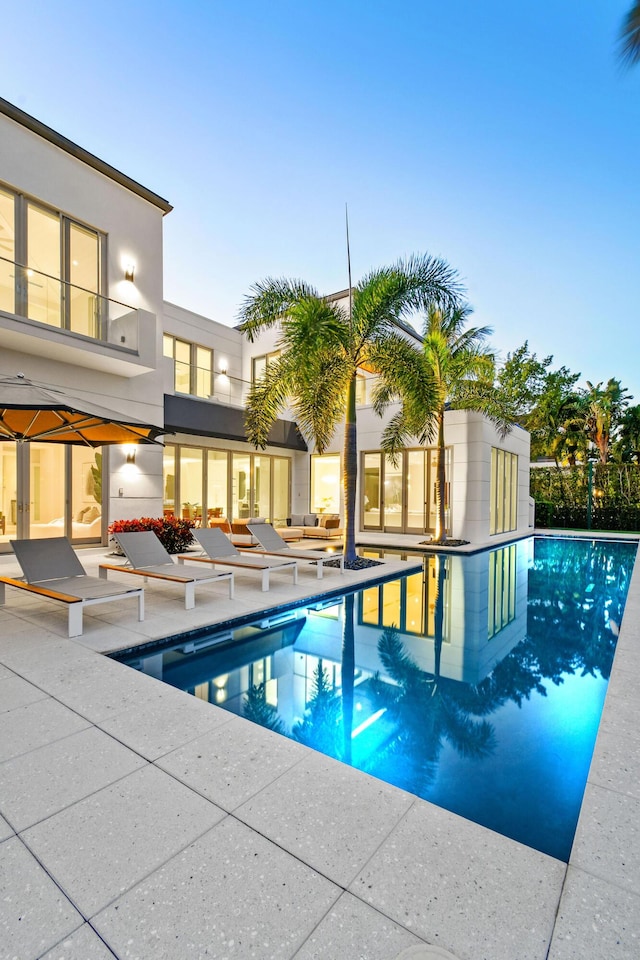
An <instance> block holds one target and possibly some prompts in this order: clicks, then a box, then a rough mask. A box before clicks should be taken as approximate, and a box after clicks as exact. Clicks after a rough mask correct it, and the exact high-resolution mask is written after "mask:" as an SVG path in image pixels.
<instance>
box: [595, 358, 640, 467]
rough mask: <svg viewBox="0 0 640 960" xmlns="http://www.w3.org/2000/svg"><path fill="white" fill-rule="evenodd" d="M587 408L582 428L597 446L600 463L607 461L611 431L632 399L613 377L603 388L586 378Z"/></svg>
mask: <svg viewBox="0 0 640 960" xmlns="http://www.w3.org/2000/svg"><path fill="white" fill-rule="evenodd" d="M587 387H588V388H589V392H588V394H587V395H586V401H587V409H586V414H585V421H584V428H585V431H586V434H587V436H588V438H589V440H591V442H592V443H594V444H595V446H596V447H597V448H598V453H599V454H600V463H607V461H608V460H609V452H610V449H611V441H612V433H613V432H614V431H615V430H616V428H617V427H618V425H619V424H620V420H621V418H622V416H623V414H624V411H625V409H626V408H627V407H628V405H629V400H630V399H632V398H631V396H630V394H628V393H627V392H626V390H625V389H624V387H623V386H622V384H621V383H620V381H619V380H616V379H614V378H613V377H612V378H611V379H609V380H608V381H607V385H606V386H605V387H604V388H603V386H602V383H597V384H595V385H594V384H593V383H590V381H589V380H587Z"/></svg>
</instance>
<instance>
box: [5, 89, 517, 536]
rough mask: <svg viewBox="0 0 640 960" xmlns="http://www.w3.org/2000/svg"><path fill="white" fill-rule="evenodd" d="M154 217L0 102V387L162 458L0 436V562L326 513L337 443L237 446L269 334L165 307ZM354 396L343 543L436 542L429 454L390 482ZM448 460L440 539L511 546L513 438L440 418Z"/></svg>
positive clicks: (365, 392)
mask: <svg viewBox="0 0 640 960" xmlns="http://www.w3.org/2000/svg"><path fill="white" fill-rule="evenodd" d="M170 211H171V205H170V204H169V203H168V202H167V201H166V200H164V199H163V198H162V197H160V196H158V195H157V194H155V193H154V192H152V191H151V190H148V189H147V188H145V187H143V186H142V185H141V184H139V183H137V182H136V181H134V180H133V179H131V178H130V177H128V176H126V175H125V174H123V173H121V172H120V171H118V170H116V169H115V168H113V167H111V166H110V165H109V164H108V163H106V162H104V161H102V160H100V159H99V158H97V157H95V156H94V155H93V154H91V153H89V152H88V151H87V150H85V149H83V148H82V147H79V146H78V145H77V144H75V143H73V142H72V141H70V140H68V139H66V138H65V137H63V136H62V135H60V134H58V133H57V132H56V131H54V130H52V129H50V128H49V127H47V126H45V125H44V124H42V123H40V122H39V121H38V120H36V119H34V118H33V117H31V116H29V115H28V114H26V113H24V112H23V111H22V110H20V109H19V108H17V107H15V106H13V105H12V104H10V103H8V102H7V101H4V100H0V378H1V377H12V376H15V375H16V374H17V373H23V374H24V375H25V376H26V377H27V378H28V379H30V380H31V381H33V382H35V383H38V384H43V385H47V386H50V387H55V388H58V389H60V390H69V391H72V393H73V396H74V397H76V398H80V399H85V400H86V401H87V402H93V403H98V404H100V405H101V406H102V407H106V408H107V409H109V410H112V411H113V415H114V419H126V418H127V417H131V418H135V419H137V420H140V421H143V422H144V423H148V424H151V425H154V426H156V427H161V428H162V429H164V430H165V431H166V435H165V437H164V445H160V444H158V445H144V446H139V447H138V448H137V449H136V450H134V451H133V452H132V451H131V450H126V449H123V448H122V447H120V446H110V447H106V446H105V447H103V448H102V449H100V450H95V449H94V448H91V447H85V446H82V445H72V444H69V445H63V444H51V443H46V442H44V441H30V442H20V441H18V442H16V441H15V440H13V439H8V438H3V437H2V435H0V551H8V550H9V549H10V545H9V540H10V539H12V538H16V537H18V538H22V537H29V538H36V537H49V536H59V535H61V534H66V535H68V536H69V537H70V538H71V539H72V540H73V542H74V543H77V544H81V543H101V542H103V543H106V538H107V528H108V525H109V523H111V522H112V521H114V520H119V519H130V518H133V517H140V516H146V517H158V516H162V515H163V513H164V514H165V515H167V514H170V513H171V514H175V515H176V516H185V517H189V518H192V519H194V520H195V521H196V522H197V523H202V524H205V523H209V522H211V520H212V519H214V518H218V517H227V518H229V519H233V520H235V519H238V520H241V519H246V518H249V517H257V516H260V517H265V518H267V519H269V520H271V521H273V522H274V523H276V524H285V523H286V521H287V518H290V517H292V516H295V515H297V514H300V515H304V514H309V513H314V514H319V515H322V514H323V513H324V514H338V515H340V514H341V513H342V493H341V449H342V436H341V434H340V432H338V433H337V434H336V436H335V438H334V441H333V442H332V444H331V446H330V448H329V449H328V450H327V451H326V452H325V453H324V454H323V455H322V456H318V455H316V454H315V452H314V451H313V450H310V449H308V447H307V444H306V443H305V441H304V439H303V438H302V437H301V436H300V434H299V432H298V430H297V428H296V425H295V423H294V422H293V420H292V419H282V420H280V421H278V422H277V423H276V424H275V426H274V428H273V430H272V433H271V437H270V442H269V445H268V446H267V448H266V449H265V450H259V451H257V450H255V449H253V448H252V447H251V446H250V445H249V444H248V443H247V441H246V438H245V432H244V413H243V411H244V403H245V399H246V396H247V393H248V391H249V389H250V386H251V383H252V381H253V380H254V379H256V378H257V377H259V376H261V374H262V373H263V372H264V371H265V369H267V368H268V365H269V362H270V361H271V360H272V359H273V358H274V356H276V355H277V351H278V342H277V331H269V332H268V333H266V334H265V335H264V336H263V337H262V338H261V339H260V340H259V341H257V342H255V343H249V342H248V341H246V340H245V338H244V337H243V336H242V334H241V333H240V332H239V331H238V330H237V329H234V328H233V327H232V326H229V325H226V324H223V323H220V322H217V321H215V320H212V319H210V318H207V317H203V316H200V315H197V314H194V313H192V312H191V311H189V310H186V309H184V308H182V307H180V306H178V305H175V304H171V303H167V302H165V301H164V299H163V250H162V230H163V218H164V216H165V215H166V214H168V213H169V212H170ZM241 295H242V291H239V292H238V297H239V299H240V297H241ZM341 296H344V292H342V293H340V294H336V295H335V297H336V298H340V297H341ZM406 333H407V336H409V337H411V336H413V334H412V333H411V331H410V330H407V331H406ZM415 340H416V347H417V348H419V338H418V336H417V335H415ZM370 386H371V384H370V375H369V374H367V373H365V372H364V371H363V375H362V381H361V384H360V389H359V392H358V444H359V484H358V508H357V517H356V531H357V532H358V534H359V535H361V536H362V537H363V538H364V539H365V540H367V542H371V538H372V537H374V538H375V535H376V534H377V533H382V532H384V533H387V534H388V533H396V534H415V535H418V536H422V537H425V536H426V535H428V534H429V532H430V531H432V530H433V529H434V525H435V499H434V486H435V465H436V452H435V450H434V449H431V448H428V447H420V446H418V445H417V444H416V446H415V447H412V448H409V449H407V450H406V451H404V453H403V456H402V458H401V462H400V463H399V464H398V465H396V466H394V465H392V464H391V463H390V462H389V461H388V460H387V459H386V458H385V457H384V455H383V454H382V453H381V451H380V435H381V431H382V427H383V425H384V424H383V421H381V420H380V418H378V417H377V416H376V415H375V414H374V413H373V410H372V408H371V406H370V404H369V403H368V399H369V392H370ZM1 412H2V397H1V396H0V413H1ZM446 443H447V475H448V491H447V494H448V500H447V518H448V529H449V532H450V534H451V535H452V536H453V537H458V538H461V539H465V540H469V541H470V542H472V543H476V542H478V543H480V542H486V541H487V540H489V539H490V537H491V536H493V535H500V534H505V533H513V534H514V536H517V535H521V534H524V533H526V532H527V531H528V529H529V482H528V478H529V437H528V434H526V432H524V431H522V430H520V429H519V428H514V429H513V430H512V431H511V433H509V434H508V435H507V436H506V437H504V438H503V437H501V436H500V435H499V434H498V433H497V431H496V430H495V429H494V427H493V426H492V424H491V423H490V422H489V421H487V420H486V419H484V418H483V417H482V416H480V415H479V414H475V413H471V412H468V411H449V412H447V415H446Z"/></svg>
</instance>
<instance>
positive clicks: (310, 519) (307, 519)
mask: <svg viewBox="0 0 640 960" xmlns="http://www.w3.org/2000/svg"><path fill="white" fill-rule="evenodd" d="M317 522H318V518H317V517H316V515H315V513H305V515H304V523H303V524H302V526H303V527H315V526H316V524H317Z"/></svg>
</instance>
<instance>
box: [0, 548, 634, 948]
mask: <svg viewBox="0 0 640 960" xmlns="http://www.w3.org/2000/svg"><path fill="white" fill-rule="evenodd" d="M414 539H415V538H414ZM409 541H410V538H407V543H406V546H407V547H410V546H411V543H410V542H409ZM389 543H390V541H389ZM103 556H104V549H100V550H89V551H82V561H83V564H84V565H85V566H86V567H87V569H88V570H89V572H93V573H95V570H96V569H97V563H98V562H99V561H100V560H101V559H102V558H103ZM92 564H93V568H94V569H92ZM0 567H2V568H3V572H6V573H8V574H12V573H15V572H17V571H16V570H15V569H13V568H12V558H10V557H0ZM408 569H409V567H408V566H407V565H406V564H403V563H401V562H399V561H398V562H393V563H389V564H385V567H384V573H385V574H387V573H388V574H393V573H395V572H397V573H406V572H408ZM379 576H380V574H374V577H375V578H376V579H379ZM371 578H372V574H371V572H370V571H365V572H361V573H357V574H352V573H348V574H346V575H345V576H344V577H341V576H339V575H336V576H330V575H329V574H328V575H327V576H325V578H324V579H323V580H320V581H317V580H316V578H315V575H314V576H310V577H304V576H303V574H302V572H301V576H300V581H301V582H300V583H299V584H298V587H297V588H296V587H294V586H293V585H284V584H282V585H281V588H279V589H278V590H277V591H274V590H273V588H272V590H271V591H269V593H266V594H263V593H261V592H260V590H259V589H256V586H255V584H254V583H253V582H252V583H251V586H248V585H241V586H240V589H239V591H238V593H237V598H236V601H235V602H233V603H231V604H229V602H228V600H226V599H224V598H223V597H222V596H219V597H217V598H214V597H209V598H208V599H206V600H205V602H203V603H201V602H200V598H198V599H197V603H196V608H195V609H194V610H192V611H184V609H183V608H182V607H181V606H180V599H178V601H174V600H172V599H167V598H166V596H165V595H164V592H163V590H162V589H158V588H157V587H156V588H151V589H150V590H149V591H148V598H147V601H148V602H147V620H145V622H144V623H143V624H138V623H137V621H136V620H135V617H134V615H133V614H132V613H131V611H130V604H129V605H123V606H122V609H111V610H109V612H108V616H105V612H106V610H107V607H93V608H90V609H89V610H88V611H87V615H86V617H85V634H84V636H83V637H80V638H77V640H76V641H70V640H68V638H67V636H66V627H67V624H66V614H65V613H64V612H63V613H62V614H60V611H57V612H56V608H55V605H51V604H44V605H43V604H42V603H41V602H40V601H35V602H34V601H33V600H32V598H30V597H28V596H25V595H23V594H22V593H21V592H19V591H9V590H8V591H7V604H6V606H5V607H4V608H2V609H1V610H0V692H1V691H2V689H3V687H2V684H6V683H9V686H6V687H4V689H5V690H6V691H12V694H11V698H9V697H8V698H7V699H6V700H5V701H4V706H5V709H4V712H0V784H2V785H3V788H4V792H3V790H2V789H0V888H1V890H2V895H1V896H0V943H1V944H2V950H4V951H5V952H6V955H7V956H10V957H13V956H17V957H19V958H20V960H30V958H32V957H33V958H34V960H35V958H42V960H45V958H46V960H80V958H82V960H104V958H106V957H113V956H115V957H117V958H122V960H124V958H133V957H139V958H144V960H146V958H149V960H151V958H155V957H158V956H164V957H168V958H170V957H176V958H179V960H183V958H184V957H185V956H197V955H199V952H200V953H201V954H202V955H205V954H204V950H205V948H206V949H208V950H209V954H207V955H211V956H212V957H216V956H218V957H220V956H230V957H244V956H258V957H261V958H262V957H266V956H274V957H286V958H293V957H295V958H296V960H311V958H315V957H318V958H326V960H341V958H342V957H344V958H345V960H346V957H349V958H351V957H352V956H359V957H361V960H383V958H384V960H387V958H388V960H392V958H394V957H396V956H398V955H399V954H402V953H403V952H405V951H406V950H408V951H409V953H410V952H411V950H412V949H414V950H415V949H416V948H419V949H423V951H426V955H431V954H432V953H433V951H434V950H435V949H439V950H440V952H442V951H444V950H448V951H452V952H453V953H454V954H455V955H456V956H457V957H458V958H459V960H482V958H485V957H486V958H487V960H503V958H504V960H534V958H535V960H538V958H543V957H545V956H546V952H547V950H548V951H549V960H584V957H586V956H588V957H589V958H590V960H591V958H593V960H604V958H605V957H606V958H607V960H609V958H614V957H620V960H631V958H632V957H633V958H634V960H635V957H636V956H637V955H638V937H639V935H640V933H639V931H638V920H637V918H638V916H640V893H639V890H640V864H639V857H638V853H639V851H638V831H637V828H636V824H637V823H638V822H640V810H639V809H638V805H639V804H640V798H639V797H638V789H637V785H638V780H639V777H638V762H637V761H638V751H637V742H638V740H639V739H640V737H639V735H638V730H639V729H640V703H639V702H638V699H637V696H636V690H635V687H636V683H635V674H636V664H637V657H636V650H637V641H638V634H640V564H638V563H636V567H635V570H634V575H633V578H632V583H631V589H630V593H629V598H628V601H627V609H626V612H625V618H624V621H623V624H622V630H621V634H620V638H619V643H618V651H619V653H620V659H618V656H617V655H616V661H615V662H614V667H613V671H612V676H611V681H610V685H609V690H608V694H607V699H606V702H605V709H604V713H603V718H602V722H601V728H600V729H601V733H602V738H601V739H600V740H599V742H598V744H597V745H596V751H595V753H594V760H593V764H592V768H591V773H590V775H589V782H588V785H587V791H586V793H585V801H584V804H583V811H582V814H581V817H580V821H579V826H578V833H577V835H576V843H575V845H574V851H573V854H572V858H571V861H570V865H569V868H568V869H567V866H566V865H565V864H563V863H560V862H559V861H555V860H553V859H551V858H549V857H545V856H544V855H543V854H539V853H537V852H536V851H533V850H530V849H529V848H526V847H522V846H521V845H519V844H516V843H514V842H513V841H510V840H508V839H506V838H504V837H500V836H498V835H497V834H494V833H491V832H490V831H487V830H484V829H483V828H482V827H479V826H477V825H475V824H471V823H469V822H468V821H465V820H461V819H460V818H458V817H455V816H454V815H453V814H449V813H448V812H446V811H443V810H440V809H439V808H437V807H433V806H431V805H430V804H428V803H425V802H424V801H422V800H418V799H414V798H411V797H409V796H408V795H407V794H404V793H403V792H402V791H399V790H395V788H393V787H390V786H387V785H384V784H382V785H381V784H380V783H379V782H378V781H373V780H371V779H370V778H368V777H366V776H365V775H363V774H360V773H359V772H358V771H355V770H351V769H350V768H348V767H344V768H342V769H341V770H338V769H337V768H338V767H339V765H338V764H337V763H336V762H335V761H332V760H330V759H329V758H324V757H321V756H319V755H315V754H310V753H308V752H307V751H306V749H305V748H303V747H301V746H300V745H298V744H295V743H292V742H291V741H285V740H282V739H281V738H279V737H278V736H277V735H276V734H273V733H271V732H270V731H267V730H264V729H263V728H260V727H253V726H251V725H249V724H248V723H245V722H244V721H242V720H241V719H240V718H237V717H234V716H233V715H232V714H229V713H225V712H224V711H222V710H219V709H218V708H216V707H213V706H211V705H207V704H205V703H202V702H200V701H197V700H196V699H194V698H192V697H189V696H188V695H187V694H184V693H182V692H181V691H178V690H174V689H172V688H170V687H167V686H165V685H163V684H160V683H159V682H158V681H156V680H154V679H153V678H151V677H146V676H143V675H142V674H137V673H136V672H134V671H132V670H130V669H128V668H126V667H124V666H122V665H120V664H116V663H112V662H110V661H105V660H104V659H103V658H102V657H100V656H99V655H98V653H97V652H96V651H98V652H100V653H102V652H108V651H111V650H116V649H126V648H128V647H132V646H136V645H138V644H140V643H146V642H147V641H148V640H149V639H155V638H161V637H166V636H169V635H171V634H174V633H179V632H181V631H184V630H185V629H193V630H195V629H198V628H200V627H202V626H205V625H207V624H209V623H213V622H225V621H226V620H227V619H228V618H230V617H231V616H238V615H246V616H251V615H254V614H256V613H258V612H260V611H262V610H264V609H265V605H268V606H269V609H270V610H274V609H277V607H278V605H279V604H282V603H287V602H292V601H296V600H300V599H303V598H309V597H318V596H325V595H326V594H327V592H329V591H334V590H338V591H341V590H343V589H348V588H350V587H351V588H353V587H354V586H357V585H359V584H364V583H366V582H367V581H369V580H371ZM204 593H205V591H203V595H204ZM109 606H110V607H115V608H117V606H118V605H117V604H112V605H109ZM93 611H99V612H101V615H99V614H98V613H96V614H95V615H94V613H93ZM16 680H17V681H19V682H16ZM25 684H26V686H25ZM0 702H1V701H0ZM107 743H108V744H109V746H107ZM209 748H212V749H209ZM129 762H131V763H135V764H141V765H142V766H139V767H138V769H137V770H133V771H131V772H127V765H128V764H129ZM56 764H57V766H58V767H59V769H56ZM72 766H73V767H76V768H77V769H75V770H74V772H73V773H72V772H71V767H72ZM101 766H102V767H103V768H104V769H103V771H100V767H101ZM161 768H163V769H161ZM38 769H40V773H39V774H38V772H37V771H38ZM296 774H298V776H296ZM38 777H39V779H38ZM83 778H84V779H85V780H86V782H85V783H83V782H82V781H83ZM105 781H106V782H105ZM381 789H382V791H383V796H382V800H381V799H380V797H381V794H380V790H381ZM387 792H388V794H387ZM39 793H40V794H41V796H38V794H39ZM350 797H355V798H356V799H357V803H355V804H354V805H353V809H350V808H349V801H350ZM407 798H408V801H407ZM359 805H362V809H363V810H364V811H365V813H364V814H363V815H359V814H358V810H357V807H358V806H359ZM405 805H406V806H405ZM203 811H206V812H205V813H203ZM227 811H229V812H227ZM343 812H344V813H345V816H344V823H342V818H341V816H340V814H342V813H343ZM2 814H4V815H5V816H4V817H3V816H2ZM383 814H384V815H383ZM209 817H211V819H209ZM34 818H35V819H34ZM270 818H271V819H270ZM13 821H15V824H16V829H17V831H18V835H16V833H15V832H14V823H13ZM34 823H35V825H32V824H34ZM387 828H388V829H387ZM341 830H342V833H341V832H340V831H341ZM263 831H265V832H266V833H267V834H268V836H263V835H262V833H263ZM26 844H31V845H32V846H33V849H34V851H36V852H37V857H38V859H36V858H34V856H33V855H32V854H31V852H30V851H29V850H28V849H27V846H26ZM341 844H342V847H343V850H342V852H340V850H339V848H340V845H341ZM336 850H337V852H336ZM138 854H139V856H138ZM39 861H40V862H39ZM130 861H131V862H130ZM350 880H351V882H349V881H350ZM347 886H348V887H349V890H348V891H347V890H346V889H345V887H347ZM67 892H68V894H69V895H68V896H67ZM114 898H117V899H115V900H114ZM71 899H73V900H74V901H75V902H77V903H78V904H81V905H82V909H84V910H85V911H86V912H87V913H91V912H92V911H96V910H98V911H100V912H99V913H98V914H97V916H96V917H95V918H94V919H95V924H96V929H97V931H98V934H99V935H98V934H97V933H95V932H94V931H93V930H92V929H91V928H90V927H89V926H88V925H87V924H86V923H85V922H84V918H83V917H82V916H81V915H80V913H78V912H77V911H76V909H75V907H74V905H73V903H72V902H71ZM212 904H213V905H214V906H213V907H212ZM101 937H102V938H103V939H101ZM103 941H104V942H103ZM2 950H0V954H2Z"/></svg>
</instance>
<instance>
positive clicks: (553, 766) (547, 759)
mask: <svg viewBox="0 0 640 960" xmlns="http://www.w3.org/2000/svg"><path fill="white" fill-rule="evenodd" d="M635 554H636V544H635V543H628V542H617V541H591V540H575V539H559V538H558V539H556V538H530V539H528V540H524V541H519V542H518V543H513V544H510V545H508V546H506V547H502V548H499V549H497V550H491V551H486V552H483V553H479V554H475V555H472V556H466V557H464V556H455V555H453V556H452V555H448V556H446V557H445V556H443V555H440V556H437V555H427V556H426V557H425V558H424V564H423V569H422V571H421V572H418V573H413V574H411V575H408V576H405V577H402V578H399V579H394V580H389V581H386V582H384V583H381V584H377V585H375V586H371V587H368V588H367V589H365V590H361V591H358V592H356V593H351V594H344V595H342V596H340V597H333V598H329V599H327V600H325V601H323V602H321V603H314V604H306V605H304V606H298V607H292V608H290V609H286V610H283V611H278V613H277V614H276V615H275V616H272V617H270V618H265V619H263V620H261V621H258V622H256V623H252V624H245V625H243V626H241V627H238V628H235V629H234V628H233V626H231V627H230V628H229V629H227V630H224V631H220V630H217V631H209V632H204V631H201V632H200V633H197V634H193V635H189V636H187V637H183V638H178V639H175V638H174V640H173V641H172V643H171V645H170V646H163V647H162V648H160V649H159V648H151V649H146V650H144V651H143V652H142V653H140V652H138V653H135V654H131V655H130V656H128V657H119V659H123V660H125V662H129V663H131V664H132V665H133V666H135V667H136V668H137V669H140V670H143V671H145V672H147V673H150V674H152V675H154V676H156V677H159V678H161V679H163V680H165V681H166V682H168V683H171V684H173V685H174V686H178V687H180V688H181V689H184V690H189V691H190V692H191V693H193V694H194V695H195V696H198V697H201V698H204V699H206V700H209V701H211V702H212V703H215V704H217V705H218V706H221V707H223V708H224V709H227V710H230V711H232V712H234V713H236V714H239V715H241V716H245V717H247V718H248V719H250V720H253V721H254V722H257V723H260V724H262V725H264V726H268V727H270V728H271V729H273V730H275V731H277V732H278V733H281V734H283V735H285V736H289V737H292V738H294V739H296V740H299V741H300V742H302V743H304V744H306V745H308V746H310V747H312V748H314V749H316V750H320V751H321V752H323V753H326V754H329V755H330V756H333V757H336V758H337V759H339V760H342V761H344V762H346V763H350V764H352V765H353V766H355V767H358V768H359V769H361V770H365V771H367V772H368V773H370V774H372V775H373V776H376V777H379V778H380V779H382V780H385V781H387V782H388V783H392V784H395V785H396V786H399V787H402V788H403V789H405V790H408V791H410V792H411V793H414V794H416V795H417V796H420V797H422V798H424V799H425V800H429V801H431V802H433V803H436V804H438V805H439V806H442V807H444V808H446V809H447V810H450V811H453V812H455V813H458V814H460V815H461V816H463V817H466V818H467V819H470V820H474V821H475V822H477V823H479V824H482V825H483V826H485V827H489V828H491V829H492V830H496V831H498V832H499V833H501V834H504V835H505V836H508V837H511V838H512V839H514V840H519V841H521V842H522V843H525V844H527V845H528V846H531V847H534V848H535V849H537V850H541V851H542V852H544V853H547V854H550V855H551V856H553V857H556V858H558V859H560V860H564V861H567V860H568V858H569V853H570V850H571V844H572V842H573V836H574V833H575V828H576V823H577V819H578V814H579V810H580V804H581V802H582V796H583V793H584V788H585V784H586V779H587V774H588V770H589V764H590V761H591V755H592V752H593V746H594V743H595V738H596V733H597V730H598V724H599V721H600V714H601V711H602V706H603V702H604V697H605V693H606V688H607V681H608V678H609V673H610V669H611V665H612V662H613V656H614V651H615V644H616V638H617V635H618V632H619V628H620V623H621V620H622V614H623V610H624V604H625V599H626V594H627V588H628V584H629V580H630V577H631V572H632V569H633V563H634V560H635ZM411 559H415V558H413V557H412V558H411Z"/></svg>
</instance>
